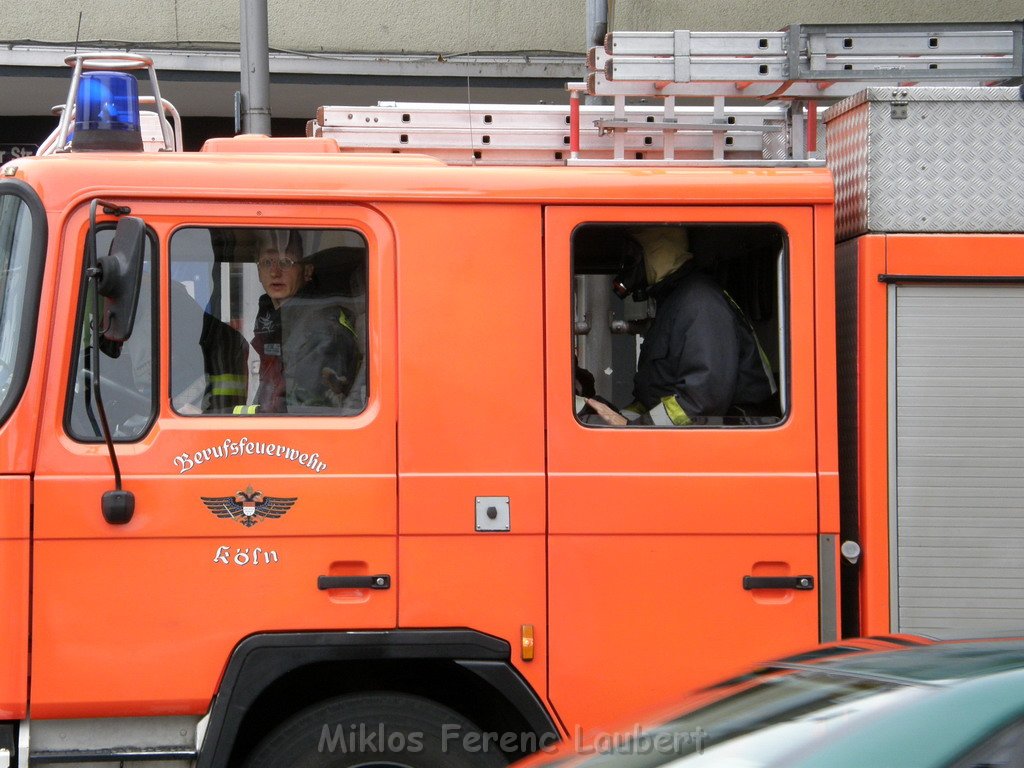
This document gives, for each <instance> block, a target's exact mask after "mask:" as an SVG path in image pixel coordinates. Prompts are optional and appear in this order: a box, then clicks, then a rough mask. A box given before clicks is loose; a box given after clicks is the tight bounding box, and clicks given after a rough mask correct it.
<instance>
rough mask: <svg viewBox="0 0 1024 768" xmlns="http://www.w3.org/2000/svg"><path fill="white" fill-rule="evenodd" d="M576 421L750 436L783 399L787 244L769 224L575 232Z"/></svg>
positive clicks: (784, 404) (781, 414)
mask: <svg viewBox="0 0 1024 768" xmlns="http://www.w3.org/2000/svg"><path fill="white" fill-rule="evenodd" d="M572 259H573V286H572V292H573V313H574V317H573V333H574V344H573V353H574V360H573V363H574V371H575V375H574V389H575V395H576V397H575V409H576V416H577V419H578V420H579V421H580V422H581V423H583V424H585V425H587V426H593V427H603V426H620V427H634V428H639V427H652V428H656V427H667V428H672V427H685V428H723V427H735V428H757V427H770V426H773V425H776V424H778V423H780V422H781V421H782V420H783V419H784V418H785V416H786V413H787V411H788V401H787V386H786V384H787V380H786V379H787V371H788V367H787V359H786V355H787V350H788V344H787V333H786V326H787V312H786V308H787V294H786V285H787V244H786V237H785V233H784V232H783V231H782V230H781V229H780V228H779V227H777V226H774V225H768V224H739V225H737V224H699V223H692V224H691V223H687V224H679V223H672V222H667V223H654V224H628V223H622V224H604V223H601V224H596V223H595V224H585V225H582V226H580V227H577V229H576V230H575V231H574V233H573V236H572Z"/></svg>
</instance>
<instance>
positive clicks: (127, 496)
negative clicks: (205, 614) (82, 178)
mask: <svg viewBox="0 0 1024 768" xmlns="http://www.w3.org/2000/svg"><path fill="white" fill-rule="evenodd" d="M100 205H102V206H103V212H104V213H106V214H108V215H111V216H118V217H120V216H124V215H127V214H128V213H131V209H130V208H127V207H126V206H117V205H113V204H111V203H107V202H104V201H102V200H99V199H94V200H93V201H92V202H91V203H90V204H89V233H88V242H87V244H86V256H87V265H86V276H87V277H88V279H89V282H90V283H91V284H92V292H93V294H92V300H93V302H92V303H93V311H92V339H93V343H92V365H93V380H92V388H93V397H94V398H95V400H96V412H97V415H98V416H99V423H100V430H101V432H102V433H103V441H104V442H105V443H106V445H107V453H108V454H109V455H110V464H111V466H112V468H113V470H114V488H115V490H113V491H105V492H104V493H103V497H102V500H101V503H100V506H101V509H102V512H103V518H104V519H105V520H106V521H107V522H108V523H110V524H111V525H124V524H126V523H128V522H130V521H131V519H132V517H133V515H134V514H135V495H134V494H133V493H132V492H131V491H125V490H124V489H123V488H122V487H121V466H120V464H119V462H118V460H117V451H116V450H115V449H114V440H113V437H112V436H111V434H110V423H109V421H108V420H107V412H106V409H105V408H104V407H103V392H102V387H101V386H100V379H101V377H100V338H101V335H100V334H101V331H100V327H99V316H100V313H101V303H100V290H99V285H100V281H101V279H102V278H103V270H102V269H101V268H100V266H99V259H98V257H97V253H96V209H97V207H99V206H100ZM104 330H105V329H104Z"/></svg>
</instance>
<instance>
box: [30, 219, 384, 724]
mask: <svg viewBox="0 0 1024 768" xmlns="http://www.w3.org/2000/svg"><path fill="white" fill-rule="evenodd" d="M126 204H127V205H129V206H130V207H131V208H132V215H133V216H139V217H141V218H142V219H143V220H145V222H146V224H147V227H148V230H149V237H148V257H147V264H146V270H145V272H144V275H143V289H142V299H141V302H140V309H139V315H138V317H137V319H136V324H135V329H134V332H133V334H132V336H131V338H130V339H129V341H128V342H126V343H125V344H124V345H113V344H110V343H108V342H102V343H101V344H100V353H99V355H98V363H99V368H98V370H97V368H96V362H97V361H96V360H95V359H94V358H93V357H92V355H91V354H90V353H91V351H92V347H93V346H94V340H93V334H92V332H91V331H90V330H89V328H88V325H87V323H86V320H87V318H88V315H89V314H90V313H91V312H92V307H93V306H94V304H93V299H92V297H91V294H90V292H88V291H86V290H85V289H84V282H83V280H82V274H83V269H82V263H81V261H82V254H83V252H84V248H85V239H86V232H87V229H88V225H87V221H86V218H87V217H86V215H85V213H84V212H83V211H79V212H77V213H75V214H74V215H72V216H71V217H70V219H69V221H68V222H67V226H66V227H65V229H64V230H63V232H62V234H61V237H62V244H61V248H62V251H63V258H64V259H66V262H65V264H66V266H67V267H68V268H66V269H63V270H62V271H61V275H60V280H61V283H60V286H59V287H58V294H59V295H61V296H64V297H67V298H66V306H67V311H66V314H64V315H62V316H58V320H57V322H56V324H55V327H54V329H53V344H54V349H56V350H66V352H65V353H58V354H54V355H53V356H52V357H51V359H50V361H49V365H50V375H49V377H48V382H47V389H46V393H45V405H44V408H43V413H44V416H43V420H42V423H43V425H44V426H43V434H42V436H41V440H40V452H39V462H38V466H39V469H38V476H37V479H36V485H35V528H34V540H35V544H34V546H35V551H34V595H35V602H34V606H33V635H32V637H33V650H32V678H31V685H32V701H33V707H32V708H33V715H34V716H35V717H42V718H52V717H75V718H83V717H96V716H117V715H127V714H133V715H138V714H145V713H149V714H178V715H186V714H191V715H194V714H202V713H204V712H206V711H207V710H208V708H209V706H210V701H211V698H212V696H213V695H214V693H215V691H216V689H217V685H218V681H219V678H220V676H221V674H222V672H223V670H224V668H225V664H226V662H227V660H228V658H229V657H230V654H231V652H232V648H233V647H234V646H235V645H237V644H238V643H239V641H241V640H242V639H243V638H245V637H247V636H249V635H252V634H255V633H260V632H279V631H298V630H305V629H311V628H316V629H319V630H327V629H360V628H382V629H386V628H391V627H394V626H395V624H396V612H397V608H396V605H397V600H396V595H395V590H394V588H388V587H389V583H388V579H389V577H393V576H394V575H395V572H394V568H395V562H396V541H395V532H396V479H395V465H396V455H395V423H394V422H395V410H394V404H393V397H392V396H391V394H392V393H393V391H394V373H393V371H392V369H391V367H389V366H387V365H386V361H388V360H390V359H393V357H394V337H395V331H394V325H395V324H394V316H395V310H394V305H393V299H392V297H393V296H394V275H393V269H394V253H393V243H392V238H391V234H390V230H389V228H388V226H387V225H386V223H385V222H384V221H383V219H382V218H381V217H379V216H377V215H375V214H373V213H372V212H370V211H368V210H366V209H365V208H361V207H350V206H337V207H331V206H329V205H322V206H319V207H317V208H316V209H311V208H310V207H309V206H298V205H275V204H266V205H264V204H241V203H236V204H217V203H210V202H208V203H203V204H186V203H175V205H174V206H173V207H168V206H161V205H158V204H156V203H137V202H133V201H126ZM314 210H315V212H314ZM170 211H173V216H172V215H169V212H170ZM109 240H110V233H109V231H107V232H101V233H100V237H99V250H100V252H102V251H103V249H104V247H105V245H104V244H105V243H109ZM278 299H280V301H278ZM69 364H70V365H69ZM69 368H70V370H69ZM96 377H98V378H99V379H100V381H101V385H102V397H103V401H104V405H105V410H106V412H107V416H108V419H109V422H110V428H111V432H112V437H113V441H114V444H115V447H116V450H117V455H118V459H119V461H120V468H121V473H122V475H123V482H124V488H125V489H126V490H127V491H130V492H132V493H133V494H134V496H135V512H134V516H133V518H132V519H131V521H130V522H129V523H127V524H125V525H111V524H110V523H108V522H106V521H105V519H104V516H103V514H102V513H101V508H100V498H101V496H102V494H103V492H104V491H107V490H109V489H111V488H113V476H112V472H111V463H110V459H109V458H108V455H107V450H106V447H105V446H104V444H103V442H102V436H101V433H100V429H99V418H100V417H99V410H98V408H97V403H96V398H95V394H94V392H93V390H92V388H91V387H90V384H91V382H92V381H93V379H94V378H96ZM322 576H328V577H350V579H355V580H354V581H346V582H340V581H334V582H329V583H326V584H323V583H321V582H320V577H322ZM370 576H375V577H381V579H375V580H372V581H371V580H370V579H369V577H370ZM371 583H372V585H373V586H374V587H375V588H369V587H370V586H371ZM322 587H323V588H322Z"/></svg>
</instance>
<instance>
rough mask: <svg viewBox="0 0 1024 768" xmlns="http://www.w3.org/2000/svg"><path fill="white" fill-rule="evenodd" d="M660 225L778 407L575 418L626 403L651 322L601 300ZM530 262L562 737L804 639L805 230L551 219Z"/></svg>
mask: <svg viewBox="0 0 1024 768" xmlns="http://www.w3.org/2000/svg"><path fill="white" fill-rule="evenodd" d="M655 226H660V227H669V228H673V229H674V228H678V227H683V228H684V230H685V232H686V234H687V236H688V241H689V251H690V252H691V253H692V254H694V259H693V264H692V265H688V266H687V268H688V269H690V268H694V267H695V268H696V271H700V272H703V273H704V274H706V275H708V276H709V277H710V278H711V279H712V280H713V281H714V282H715V283H716V284H717V285H718V286H719V287H720V288H721V289H722V290H724V291H725V292H727V294H728V296H729V297H730V298H731V303H734V304H735V305H737V306H736V307H735V311H736V312H739V311H740V310H742V315H743V316H745V320H743V322H744V323H747V322H749V324H750V326H751V327H752V328H753V329H754V331H755V332H756V335H757V337H758V340H759V341H760V344H761V347H762V349H763V352H764V357H766V358H767V366H768V367H769V368H770V369H771V376H772V378H774V379H775V382H776V384H777V388H778V392H777V393H776V394H775V395H774V396H773V397H772V398H769V399H768V401H766V402H765V403H763V404H761V406H760V407H759V408H751V409H748V410H747V413H746V414H743V413H737V412H733V411H730V412H729V413H727V414H724V415H723V414H719V415H717V416H715V417H709V418H707V419H704V420H701V419H695V420H694V423H692V424H690V425H689V426H674V425H669V426H657V424H656V423H654V424H650V425H644V424H643V423H642V422H643V421H646V420H651V419H652V418H653V414H652V416H651V417H648V419H641V420H638V421H637V422H633V423H631V424H630V425H629V426H608V425H607V424H605V423H604V421H603V420H601V419H600V418H599V416H598V414H596V413H595V412H594V409H593V408H590V407H588V408H586V409H583V410H582V411H581V410H580V408H579V406H580V404H581V402H582V401H581V399H580V397H579V396H580V395H583V396H591V395H592V394H596V396H598V397H599V398H601V399H603V400H604V401H606V402H608V403H611V404H614V405H615V406H617V407H618V408H620V409H622V408H623V407H625V406H627V405H628V404H629V403H630V402H631V401H632V400H633V397H634V393H633V389H634V373H635V371H636V364H637V357H638V352H639V346H640V340H641V338H642V337H643V335H644V334H645V333H648V331H649V329H650V327H651V322H652V321H651V316H652V315H656V311H655V308H654V307H653V306H652V305H651V303H650V302H648V301H637V300H633V298H632V297H631V298H629V300H627V301H622V300H619V299H618V298H617V297H615V296H613V294H612V292H611V283H612V280H613V278H614V277H615V275H616V274H617V273H619V272H620V271H621V270H622V268H623V262H624V257H625V258H631V257H636V256H638V255H639V254H638V253H637V251H636V249H637V247H642V246H640V245H639V243H640V242H641V241H642V240H643V237H642V233H643V232H644V231H646V230H648V229H650V228H652V227H655ZM669 239H670V240H671V239H672V238H669ZM545 244H546V263H547V271H546V297H547V318H546V320H547V323H546V327H547V330H546V333H547V352H546V354H547V367H548V371H549V379H548V387H547V403H548V434H547V439H548V468H549V481H548V498H549V532H550V543H549V549H548V552H549V559H550V562H549V572H548V576H549V589H550V612H549V616H550V653H551V670H552V671H551V697H552V702H553V704H554V706H555V708H556V710H557V711H558V713H559V715H560V716H561V717H562V719H563V722H565V723H566V724H567V727H568V728H569V729H570V731H572V730H573V729H574V728H576V727H577V726H583V727H587V726H588V725H591V724H597V723H599V722H611V721H614V720H615V719H616V718H624V717H626V716H628V715H629V714H630V713H631V712H633V711H635V710H637V709H639V708H642V707H645V706H650V705H651V704H652V703H654V702H656V701H658V700H659V699H664V698H666V697H673V696H677V695H678V694H679V693H681V692H682V691H684V690H686V689H687V688H689V687H692V686H695V685H698V684H702V683H707V682H710V681H711V680H712V679H714V678H716V677H720V676H722V675H725V674H728V673H730V672H732V671H734V670H735V669H736V668H737V667H738V666H739V665H740V664H743V663H746V662H749V661H750V660H752V659H757V658H768V657H772V656H777V655H779V654H781V653H785V652H788V651H794V650H799V649H801V647H803V646H810V645H813V644H814V643H815V642H817V640H818V632H819V627H818V591H817V590H818V587H819V584H818V536H817V533H818V490H817V471H816V438H815V434H816V429H815V424H816V421H815V358H814V354H815V348H814V339H815V327H814V287H813V286H814V283H813V279H814V270H813V259H812V256H813V228H812V211H811V209H809V208H808V209H797V208H781V207H780V208H757V209H745V208H742V207H735V208H722V207H714V208H712V207H705V208H696V207H694V208H685V209H683V208H653V207H651V208H642V207H638V208H628V209H622V208H614V207H604V208H598V207H593V208H578V207H564V208H548V209H547V211H546V218H545ZM627 266H628V265H627ZM626 277H628V275H626ZM737 318H739V315H738V314H737ZM653 343H654V342H653V341H652V344H653ZM648 354H651V355H655V356H657V355H659V354H666V355H667V354H668V353H666V352H665V351H664V350H661V351H660V352H659V351H658V350H654V349H651V350H648ZM666 364H668V363H667V362H666ZM761 375H764V371H763V370H762V371H761ZM803 577H807V578H806V579H804V578H803ZM765 579H782V581H765ZM595 679H600V680H601V684H600V687H601V690H602V691H603V692H604V693H605V694H606V695H603V696H600V697H595V696H594V695H593V691H594V681H595Z"/></svg>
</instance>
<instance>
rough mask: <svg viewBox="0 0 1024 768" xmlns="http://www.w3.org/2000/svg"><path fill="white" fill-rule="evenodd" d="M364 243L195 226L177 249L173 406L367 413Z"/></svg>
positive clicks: (259, 412)
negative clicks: (364, 410) (365, 410)
mask: <svg viewBox="0 0 1024 768" xmlns="http://www.w3.org/2000/svg"><path fill="white" fill-rule="evenodd" d="M366 276H367V246H366V241H365V239H364V238H363V237H362V236H361V235H360V234H359V233H358V232H354V231H351V230H319V229H317V230H314V229H284V228H279V229H248V228H200V227H189V228H184V229H180V230H178V231H177V232H175V233H174V235H173V236H172V238H171V245H170V288H169V296H168V297H167V300H168V302H169V304H168V306H169V307H170V316H171V371H170V379H171V381H170V387H171V404H172V406H173V408H174V410H175V411H176V412H177V413H179V414H182V415H204V414H234V415H249V416H275V415H284V414H289V415H309V414H316V415H333V416H351V415H355V414H357V413H360V412H361V411H362V410H363V409H364V408H365V406H366V400H367V383H366V354H367V350H366V339H367V328H366V301H367V294H366Z"/></svg>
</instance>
